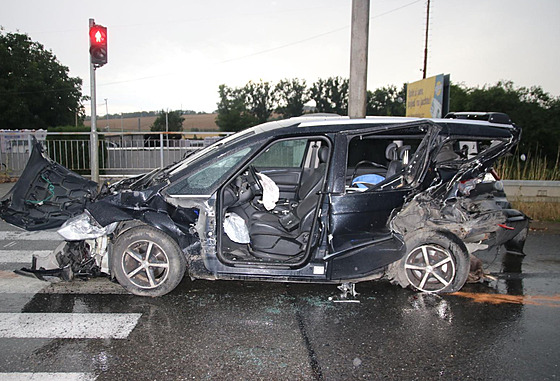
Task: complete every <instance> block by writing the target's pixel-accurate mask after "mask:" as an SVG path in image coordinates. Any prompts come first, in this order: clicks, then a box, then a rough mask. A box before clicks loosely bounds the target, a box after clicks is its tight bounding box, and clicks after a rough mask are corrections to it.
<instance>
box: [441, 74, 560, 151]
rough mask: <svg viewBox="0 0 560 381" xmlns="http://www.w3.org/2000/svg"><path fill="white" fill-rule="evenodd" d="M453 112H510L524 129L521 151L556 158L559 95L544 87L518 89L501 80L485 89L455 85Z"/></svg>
mask: <svg viewBox="0 0 560 381" xmlns="http://www.w3.org/2000/svg"><path fill="white" fill-rule="evenodd" d="M449 108H450V111H497V112H504V113H506V114H508V115H509V116H510V118H511V120H512V121H513V122H514V123H516V124H517V125H519V126H521V128H522V129H523V136H522V139H521V143H520V144H519V150H520V152H525V153H528V152H535V153H538V155H539V156H544V157H549V158H554V157H556V155H557V152H558V149H559V143H560V98H553V97H551V96H550V95H549V94H548V93H545V92H544V91H543V89H542V88H541V87H538V86H534V87H531V88H526V87H519V88H516V87H514V85H513V82H511V81H506V82H498V83H497V84H495V85H492V86H484V87H482V88H468V87H465V86H458V85H452V86H451V92H450V106H449Z"/></svg>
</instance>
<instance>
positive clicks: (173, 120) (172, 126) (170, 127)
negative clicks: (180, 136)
mask: <svg viewBox="0 0 560 381" xmlns="http://www.w3.org/2000/svg"><path fill="white" fill-rule="evenodd" d="M166 115H167V129H166V123H165V122H166V120H165V119H166ZM183 120H185V118H183V117H182V116H181V113H180V112H179V111H169V112H166V111H164V110H161V112H160V113H159V115H158V117H157V118H156V120H154V124H152V126H151V127H150V131H154V132H160V131H169V132H178V131H183Z"/></svg>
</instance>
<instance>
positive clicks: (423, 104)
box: [406, 74, 444, 118]
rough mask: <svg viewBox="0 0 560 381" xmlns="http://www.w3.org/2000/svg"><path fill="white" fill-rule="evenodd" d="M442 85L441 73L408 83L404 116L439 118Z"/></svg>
mask: <svg viewBox="0 0 560 381" xmlns="http://www.w3.org/2000/svg"><path fill="white" fill-rule="evenodd" d="M443 85H444V75H443V74H439V75H436V76H434V77H430V78H426V79H423V80H421V81H417V82H412V83H409V84H408V85H407V90H406V116H410V117H417V118H441V117H442V111H443Z"/></svg>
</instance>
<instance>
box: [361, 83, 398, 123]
mask: <svg viewBox="0 0 560 381" xmlns="http://www.w3.org/2000/svg"><path fill="white" fill-rule="evenodd" d="M405 101H406V86H405V85H403V87H402V88H401V90H397V87H396V86H394V85H390V86H388V87H382V88H380V89H376V90H375V91H373V92H372V91H368V92H367V105H366V114H367V115H377V116H405V115H406V103H405Z"/></svg>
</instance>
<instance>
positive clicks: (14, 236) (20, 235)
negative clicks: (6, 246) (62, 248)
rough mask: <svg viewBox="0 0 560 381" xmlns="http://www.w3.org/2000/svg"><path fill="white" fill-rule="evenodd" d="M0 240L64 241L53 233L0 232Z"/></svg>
mask: <svg viewBox="0 0 560 381" xmlns="http://www.w3.org/2000/svg"><path fill="white" fill-rule="evenodd" d="M0 240H6V241H64V239H63V238H62V237H61V236H60V235H59V234H58V233H57V232H55V231H35V232H28V231H13V230H10V231H8V230H5V231H0Z"/></svg>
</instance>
